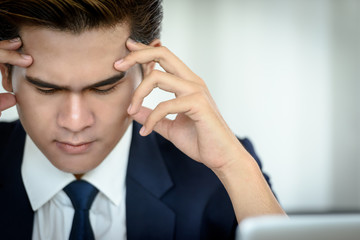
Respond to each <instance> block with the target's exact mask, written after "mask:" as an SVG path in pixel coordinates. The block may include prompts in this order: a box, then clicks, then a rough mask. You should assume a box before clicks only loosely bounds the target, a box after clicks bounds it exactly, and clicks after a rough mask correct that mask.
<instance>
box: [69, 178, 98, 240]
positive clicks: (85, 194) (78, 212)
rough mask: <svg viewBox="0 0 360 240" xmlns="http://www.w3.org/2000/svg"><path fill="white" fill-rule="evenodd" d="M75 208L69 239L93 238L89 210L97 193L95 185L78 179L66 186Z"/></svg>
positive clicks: (90, 239)
mask: <svg viewBox="0 0 360 240" xmlns="http://www.w3.org/2000/svg"><path fill="white" fill-rule="evenodd" d="M64 191H65V193H66V194H67V195H68V196H69V198H70V200H71V202H72V205H73V207H74V210H75V214H74V219H73V223H72V227H71V233H70V237H69V240H85V239H86V240H92V239H94V233H93V231H92V229H91V225H90V220H89V210H90V207H91V204H92V203H93V201H94V199H95V197H96V194H97V193H98V192H99V190H97V189H96V188H95V187H94V186H93V185H91V184H90V183H88V182H85V181H83V180H76V181H73V182H72V183H70V184H69V185H67V186H66V187H65V188H64Z"/></svg>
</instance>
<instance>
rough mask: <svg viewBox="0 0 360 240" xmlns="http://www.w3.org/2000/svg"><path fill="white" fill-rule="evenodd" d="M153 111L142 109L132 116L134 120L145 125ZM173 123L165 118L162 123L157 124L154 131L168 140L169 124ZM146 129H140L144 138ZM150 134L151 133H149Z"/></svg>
mask: <svg viewBox="0 0 360 240" xmlns="http://www.w3.org/2000/svg"><path fill="white" fill-rule="evenodd" d="M152 111H153V110H151V109H149V108H147V107H141V109H140V110H139V111H138V112H137V113H136V114H135V115H132V118H133V119H134V120H135V121H137V122H138V123H140V124H144V123H145V121H146V119H147V118H148V116H149V115H150V114H151V113H152ZM171 123H172V120H170V119H167V118H163V119H161V120H160V121H158V122H157V124H156V125H155V127H154V131H156V132H157V133H159V134H160V135H162V136H163V137H164V138H166V139H168V134H167V133H168V127H169V124H171ZM144 129H145V128H141V129H140V132H139V133H140V134H141V135H142V136H145V135H143V134H144V133H143V132H142V131H143V130H144ZM148 134H149V133H148Z"/></svg>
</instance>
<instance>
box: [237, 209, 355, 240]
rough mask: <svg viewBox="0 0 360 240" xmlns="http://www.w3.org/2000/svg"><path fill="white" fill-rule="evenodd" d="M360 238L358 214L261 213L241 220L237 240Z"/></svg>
mask: <svg viewBox="0 0 360 240" xmlns="http://www.w3.org/2000/svg"><path fill="white" fill-rule="evenodd" d="M306 239H309V240H360V214H342V215H338V214H334V215H298V216H289V217H284V216H262V217H253V218H248V219H245V220H243V221H242V222H241V223H240V224H239V226H238V228H237V231H236V240H306Z"/></svg>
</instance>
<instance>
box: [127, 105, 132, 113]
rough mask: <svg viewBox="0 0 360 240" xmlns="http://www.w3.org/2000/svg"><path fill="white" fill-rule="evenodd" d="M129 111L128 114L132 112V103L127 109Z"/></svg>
mask: <svg viewBox="0 0 360 240" xmlns="http://www.w3.org/2000/svg"><path fill="white" fill-rule="evenodd" d="M127 112H128V114H131V103H130V105H129V107H128V109H127Z"/></svg>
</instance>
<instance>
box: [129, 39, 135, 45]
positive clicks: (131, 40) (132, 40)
mask: <svg viewBox="0 0 360 240" xmlns="http://www.w3.org/2000/svg"><path fill="white" fill-rule="evenodd" d="M128 41H129V43H134V44H135V43H137V42H136V41H135V40H134V39H132V38H128Z"/></svg>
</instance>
